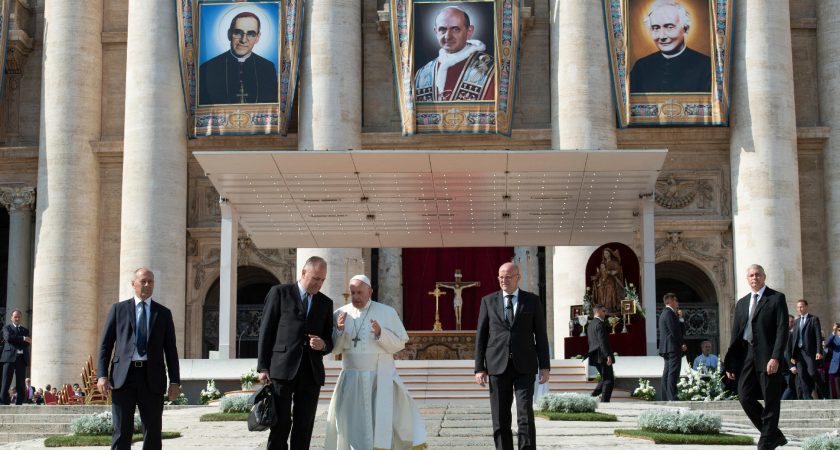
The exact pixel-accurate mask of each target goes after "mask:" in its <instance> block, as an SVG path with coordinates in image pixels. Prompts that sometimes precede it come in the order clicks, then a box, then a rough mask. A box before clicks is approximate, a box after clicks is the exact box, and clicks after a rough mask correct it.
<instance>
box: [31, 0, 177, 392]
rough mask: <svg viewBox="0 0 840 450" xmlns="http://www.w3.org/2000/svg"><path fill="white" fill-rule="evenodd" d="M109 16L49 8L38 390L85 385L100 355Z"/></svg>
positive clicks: (58, 0)
mask: <svg viewBox="0 0 840 450" xmlns="http://www.w3.org/2000/svg"><path fill="white" fill-rule="evenodd" d="M102 9H103V8H102V0H78V1H73V2H68V1H66V0H47V1H46V3H45V5H44V22H45V23H46V25H45V26H44V45H43V79H42V84H41V89H42V95H41V124H40V128H41V135H40V139H39V149H38V187H37V192H38V199H37V205H36V218H35V226H36V227H35V271H34V274H33V299H34V302H33V312H32V318H33V324H34V325H33V327H32V383H33V384H34V385H36V386H41V385H44V384H47V383H53V384H54V383H64V382H67V381H69V380H77V379H78V377H79V371H80V370H81V367H82V364H83V363H84V361H85V360H86V359H87V357H88V355H89V354H96V347H97V345H96V343H97V337H98V334H99V331H100V329H99V326H98V325H97V324H99V323H100V321H99V319H100V318H99V317H98V302H99V284H100V282H101V280H100V279H99V248H100V244H101V242H100V221H99V198H100V192H99V191H100V181H99V164H98V161H97V158H96V155H95V154H94V153H93V151H92V149H91V142H94V141H98V140H99V139H100V136H101V123H102V117H101V116H102V99H101V93H102V13H103V11H102ZM169 21H173V20H172V19H171V18H170V19H169ZM56 324H60V326H56ZM68 343H72V345H68Z"/></svg>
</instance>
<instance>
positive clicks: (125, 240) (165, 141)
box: [106, 0, 187, 354]
mask: <svg viewBox="0 0 840 450" xmlns="http://www.w3.org/2000/svg"><path fill="white" fill-rule="evenodd" d="M173 17H175V3H174V2H171V1H168V0H130V1H129V4H128V49H127V52H126V53H127V61H126V86H129V87H130V88H129V89H126V96H125V132H124V136H125V137H124V150H123V187H122V224H121V231H120V233H121V240H120V279H119V280H109V282H119V283H120V288H121V292H120V294H121V295H120V297H121V298H127V297H129V296H130V295H133V292H132V291H131V289H130V286H129V285H128V283H127V282H128V281H129V280H131V279H132V277H133V273H134V271H135V270H136V269H137V268H138V267H144V266H145V267H148V268H150V269H151V270H152V271H153V272H154V273H155V291H154V293H153V294H152V298H153V299H154V300H155V301H157V302H160V303H162V304H164V305H166V306H167V307H168V308H169V309H170V310H172V316H173V319H174V320H175V332H176V335H177V337H178V338H177V341H178V349H179V352H180V354H183V348H184V313H185V288H186V281H185V280H186V267H185V264H184V261H186V239H187V235H186V233H187V231H186V217H187V210H186V208H187V142H186V117H185V116H184V103H183V91H182V88H181V78H180V72H179V67H178V61H179V56H178V47H177V45H173V43H175V42H178V38H177V27H176V23H175V20H174V19H173ZM151 36H154V38H150V37H151ZM106 300H107V301H114V300H116V299H106Z"/></svg>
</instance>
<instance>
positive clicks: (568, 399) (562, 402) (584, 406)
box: [536, 393, 598, 413]
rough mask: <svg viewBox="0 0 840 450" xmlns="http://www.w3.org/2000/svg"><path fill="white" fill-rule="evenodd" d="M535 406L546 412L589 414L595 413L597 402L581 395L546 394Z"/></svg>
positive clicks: (592, 398)
mask: <svg viewBox="0 0 840 450" xmlns="http://www.w3.org/2000/svg"><path fill="white" fill-rule="evenodd" d="M536 406H537V409H539V410H540V411H547V412H564V413H589V412H595V408H597V407H598V400H596V399H595V398H594V397H590V396H588V395H583V394H571V393H561V394H546V395H543V396H542V397H540V399H539V400H538V401H537V405H536Z"/></svg>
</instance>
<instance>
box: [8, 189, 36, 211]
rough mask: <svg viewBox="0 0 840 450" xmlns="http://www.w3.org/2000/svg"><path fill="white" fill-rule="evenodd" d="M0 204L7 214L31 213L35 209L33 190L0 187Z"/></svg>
mask: <svg viewBox="0 0 840 450" xmlns="http://www.w3.org/2000/svg"><path fill="white" fill-rule="evenodd" d="M0 204H2V205H3V206H5V207H6V209H7V210H9V212H13V211H31V210H32V209H33V208H34V207H35V188H34V187H31V186H25V187H0Z"/></svg>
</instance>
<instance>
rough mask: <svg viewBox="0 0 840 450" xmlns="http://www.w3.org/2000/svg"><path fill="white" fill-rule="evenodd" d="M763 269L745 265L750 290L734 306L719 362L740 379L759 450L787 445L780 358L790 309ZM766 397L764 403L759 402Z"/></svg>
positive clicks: (741, 394)
mask: <svg viewBox="0 0 840 450" xmlns="http://www.w3.org/2000/svg"><path fill="white" fill-rule="evenodd" d="M766 279H767V275H766V274H765V272H764V268H763V267H761V266H759V265H758V264H753V265H751V266H750V267H749V269H747V282H748V284H749V286H750V291H751V292H750V293H749V294H747V295H745V296H744V297H742V298H741V299H740V300H738V303H737V304H736V305H735V321H734V323H733V325H732V339H731V341H730V343H729V350H728V351H727V352H726V359H724V362H723V367H724V369H725V370H726V376H727V377H728V378H729V379H735V378H736V377H737V378H738V399H739V400H740V402H741V407H742V408H743V409H744V412H745V413H746V414H747V417H749V419H750V421H751V422H752V423H753V425H755V427H756V428H757V429H758V430H759V431H760V432H761V437H760V438H759V440H758V448H759V450H772V449H774V448H776V447H780V446H782V445H785V444H787V439H785V435H784V434H783V433H782V431H781V430H780V429H779V409H780V407H781V398H782V390H783V389H784V378H783V377H782V374H781V372H780V371H779V368H780V361H781V360H782V358H784V354H785V345H787V340H788V334H789V333H788V327H787V325H788V321H787V320H788V308H787V303H786V300H785V294H782V293H781V292H777V291H775V290H773V289H771V288H769V287H767V285H766V284H765V281H766ZM762 398H763V399H764V407H762V406H761V403H759V402H758V400H759V399H762Z"/></svg>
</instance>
